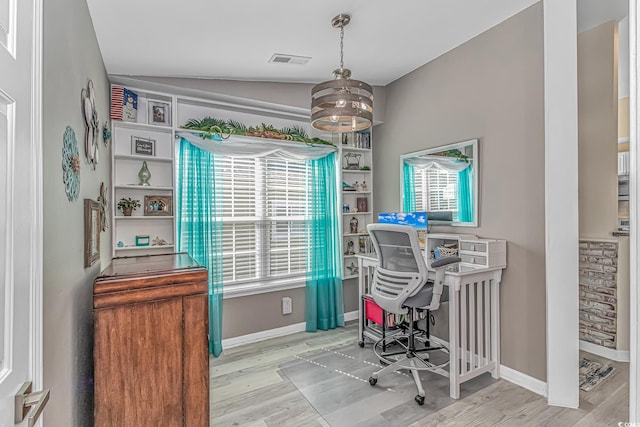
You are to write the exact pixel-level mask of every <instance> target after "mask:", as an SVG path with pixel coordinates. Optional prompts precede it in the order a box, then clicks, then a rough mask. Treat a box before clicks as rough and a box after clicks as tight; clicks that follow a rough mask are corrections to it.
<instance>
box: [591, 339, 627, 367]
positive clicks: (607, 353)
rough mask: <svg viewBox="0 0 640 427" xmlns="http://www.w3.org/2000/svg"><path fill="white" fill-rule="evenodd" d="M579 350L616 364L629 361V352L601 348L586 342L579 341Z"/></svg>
mask: <svg viewBox="0 0 640 427" xmlns="http://www.w3.org/2000/svg"><path fill="white" fill-rule="evenodd" d="M580 350H582V351H586V352H587V353H591V354H595V355H596V356H601V357H606V358H607V359H611V360H615V361H616V362H628V361H629V360H630V357H629V350H616V349H613V348H607V347H602V346H600V345H597V344H593V343H590V342H587V341H582V340H580Z"/></svg>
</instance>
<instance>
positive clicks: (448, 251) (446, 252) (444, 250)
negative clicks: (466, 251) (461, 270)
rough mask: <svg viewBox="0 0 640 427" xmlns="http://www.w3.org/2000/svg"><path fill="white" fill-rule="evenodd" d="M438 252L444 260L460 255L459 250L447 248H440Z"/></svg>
mask: <svg viewBox="0 0 640 427" xmlns="http://www.w3.org/2000/svg"><path fill="white" fill-rule="evenodd" d="M438 252H440V256H441V257H442V258H445V257H448V256H457V255H458V248H457V247H455V248H447V247H445V246H438Z"/></svg>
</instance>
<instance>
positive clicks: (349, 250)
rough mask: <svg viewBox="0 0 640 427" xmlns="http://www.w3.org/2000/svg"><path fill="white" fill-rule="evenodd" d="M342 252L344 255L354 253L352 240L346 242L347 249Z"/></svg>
mask: <svg viewBox="0 0 640 427" xmlns="http://www.w3.org/2000/svg"><path fill="white" fill-rule="evenodd" d="M344 254H345V255H353V254H355V252H354V251H353V240H351V239H350V240H349V241H348V242H347V250H346V252H345V253H344Z"/></svg>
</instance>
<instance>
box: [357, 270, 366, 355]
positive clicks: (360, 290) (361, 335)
mask: <svg viewBox="0 0 640 427" xmlns="http://www.w3.org/2000/svg"><path fill="white" fill-rule="evenodd" d="M367 270H368V269H367ZM364 286H365V278H364V262H363V261H362V258H358V304H359V305H358V307H360V311H359V312H358V345H359V346H360V347H364V300H363V299H362V295H363V294H364Z"/></svg>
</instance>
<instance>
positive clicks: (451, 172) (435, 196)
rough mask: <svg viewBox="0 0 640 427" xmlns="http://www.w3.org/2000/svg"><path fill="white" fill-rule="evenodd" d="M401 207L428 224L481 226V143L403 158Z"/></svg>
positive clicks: (444, 146)
mask: <svg viewBox="0 0 640 427" xmlns="http://www.w3.org/2000/svg"><path fill="white" fill-rule="evenodd" d="M400 195H401V196H400V197H401V200H400V206H401V207H402V210H403V212H416V211H426V212H427V213H428V218H429V220H428V222H429V225H433V224H444V225H454V226H466V227H477V226H478V140H477V139H470V140H468V141H462V142H457V143H455V144H449V145H443V146H440V147H435V148H429V149H427V150H421V151H416V152H413V153H407V154H403V155H401V156H400Z"/></svg>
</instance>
